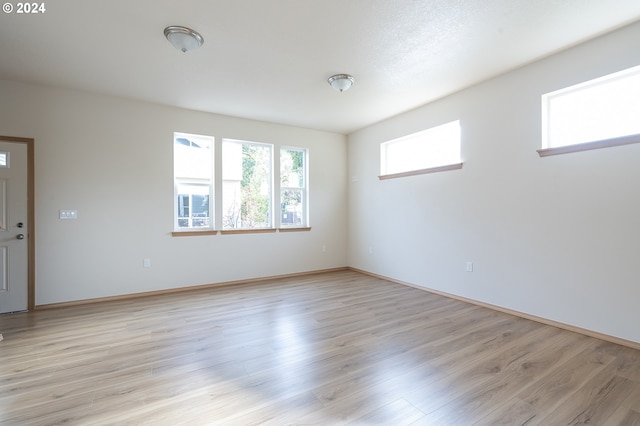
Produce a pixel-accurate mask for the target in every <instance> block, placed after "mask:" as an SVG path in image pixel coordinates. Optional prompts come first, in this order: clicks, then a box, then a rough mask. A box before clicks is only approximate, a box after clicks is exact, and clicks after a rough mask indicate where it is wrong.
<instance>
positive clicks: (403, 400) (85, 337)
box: [0, 270, 640, 426]
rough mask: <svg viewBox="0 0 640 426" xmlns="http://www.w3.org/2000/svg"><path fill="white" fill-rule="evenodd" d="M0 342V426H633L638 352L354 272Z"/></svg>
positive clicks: (91, 316)
mask: <svg viewBox="0 0 640 426" xmlns="http://www.w3.org/2000/svg"><path fill="white" fill-rule="evenodd" d="M0 330H1V332H2V333H3V334H4V341H2V342H0V424H2V425H47V424H73V425H76V424H77V425H94V424H99V425H102V424H126V425H138V424H140V425H178V424H188V425H201V424H202V425H204V424H219V425H253V424H268V425H288V424H296V425H343V424H354V425H376V424H382V425H394V426H395V425H408V424H410V425H432V424H437V425H473V424H480V425H497V424H506V425H524V424H526V425H566V424H586V423H589V424H594V425H640V351H637V350H634V349H631V348H626V347H622V346H618V345H615V344H612V343H607V342H604V341H601V340H598V339H595V338H591V337H586V336H583V335H580V334H576V333H572V332H569V331H565V330H560V329H557V328H554V327H551V326H546V325H541V324H539V323H535V322H532V321H529V320H525V319H521V318H516V317H513V316H510V315H507V314H504V313H500V312H496V311H492V310H490V309H486V308H482V307H479V306H475V305H471V304H467V303H464V302H461V301H456V300H451V299H448V298H445V297H442V296H438V295H434V294H431V293H428V292H425V291H421V290H417V289H414V288H410V287H406V286H403V285H400V284H395V283H390V282H388V281H384V280H381V279H378V278H373V277H370V276H366V275H362V274H359V273H357V272H354V271H347V270H345V271H337V272H330V273H323V274H316V275H309V276H302V277H296V278H286V279H278V280H272V281H264V282H260V283H255V284H243V285H237V286H229V287H220V288H212V289H206V290H197V291H190V292H184V293H175V294H168V295H162V296H149V297H142V298H136V299H130V300H124V301H112V302H104V303H95V304H90V305H83V306H72V307H65V308H59V309H51V310H43V311H36V312H33V313H26V314H24V313H23V314H13V315H2V316H0Z"/></svg>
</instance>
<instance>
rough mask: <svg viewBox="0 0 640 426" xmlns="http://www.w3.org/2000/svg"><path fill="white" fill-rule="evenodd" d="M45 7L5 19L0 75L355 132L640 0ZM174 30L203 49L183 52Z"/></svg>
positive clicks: (611, 21) (550, 47)
mask: <svg viewBox="0 0 640 426" xmlns="http://www.w3.org/2000/svg"><path fill="white" fill-rule="evenodd" d="M13 3H14V4H15V3H16V2H13ZM44 3H45V7H46V12H44V13H42V14H37V15H35V14H32V15H18V14H16V13H15V11H14V12H13V13H11V14H7V13H1V15H0V79H5V80H14V81H23V82H32V83H39V84H45V85H53V86H59V87H68V88H77V89H81V90H88V91H94V92H99V93H106V94H113V95H118V96H125V97H128V98H135V99H141V100H146V101H151V102H157V103H161V104H168V105H175V106H179V107H184V108H190V109H194V110H201V111H208V112H214V113H218V114H225V115H231V116H239V117H245V118H253V119H258V120H265V121H270V122H275V123H283V124H289V125H294V126H300V127H305V128H311V129H319V130H327V131H332V132H337V133H345V134H347V133H350V132H352V131H354V130H357V129H359V128H362V127H364V126H367V125H369V124H372V123H375V122H377V121H380V120H382V119H385V118H388V117H390V116H393V115H396V114H398V113H401V112H404V111H407V110H409V109H412V108H415V107H417V106H420V105H423V104H425V103H427V102H429V101H431V100H434V99H437V98H439V97H442V96H445V95H447V94H450V93H452V92H455V91H457V90H460V89H462V88H465V87H468V86H470V85H472V84H474V83H477V82H479V81H482V80H485V79H487V78H490V77H492V76H495V75H498V74H501V73H503V72H505V71H507V70H510V69H513V68H515V67H518V66H521V65H523V64H525V63H528V62H531V61H533V60H535V59H539V58H541V57H544V56H546V55H549V54H551V53H554V52H557V51H558V50H561V49H564V48H566V47H569V46H572V45H575V44H577V43H579V42H582V41H584V40H587V39H590V38H593V37H595V36H597V35H600V34H603V33H605V32H608V31H610V30H612V29H615V28H619V27H621V26H624V25H626V24H629V23H631V22H634V21H636V20H638V19H640V1H638V0H421V1H418V0H182V1H177V0H135V1H134V0H53V1H52V0H48V1H45V2H44ZM169 25H184V26H188V27H191V28H193V29H195V30H196V31H198V32H200V33H201V34H202V36H203V37H204V39H205V43H204V45H203V46H202V47H201V48H200V49H199V50H196V51H193V52H189V53H186V54H183V53H181V52H179V51H177V50H175V49H174V48H173V47H172V46H171V45H170V44H169V43H168V42H167V40H166V39H165V38H164V35H163V30H164V28H165V27H166V26H169ZM336 73H349V74H352V75H353V76H354V77H355V79H356V83H355V84H354V86H353V87H352V88H351V89H350V90H349V91H347V92H344V93H338V92H336V91H334V90H332V89H331V87H330V86H329V85H328V84H327V82H326V80H327V78H328V77H329V76H331V75H332V74H336Z"/></svg>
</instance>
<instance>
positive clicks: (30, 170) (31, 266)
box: [0, 135, 36, 311]
mask: <svg viewBox="0 0 640 426" xmlns="http://www.w3.org/2000/svg"><path fill="white" fill-rule="evenodd" d="M0 141H3V142H10V143H21V144H25V145H26V146H27V223H28V224H29V227H28V233H27V236H28V238H27V242H28V247H27V257H28V258H29V259H28V260H27V262H28V263H27V309H28V310H29V311H33V310H34V309H35V308H36V233H35V229H36V226H35V225H36V223H35V222H36V214H35V201H34V200H35V182H34V176H35V173H34V165H35V161H34V157H35V156H34V147H35V141H34V139H33V138H19V137H15V136H1V135H0Z"/></svg>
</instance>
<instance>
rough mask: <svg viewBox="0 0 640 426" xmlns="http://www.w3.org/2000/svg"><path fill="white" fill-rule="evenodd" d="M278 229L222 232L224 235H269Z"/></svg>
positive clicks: (227, 230)
mask: <svg viewBox="0 0 640 426" xmlns="http://www.w3.org/2000/svg"><path fill="white" fill-rule="evenodd" d="M276 231H277V229H276V228H257V229H223V230H221V231H220V233H221V234H222V235H231V234H268V233H271V232H276Z"/></svg>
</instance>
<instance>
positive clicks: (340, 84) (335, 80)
mask: <svg viewBox="0 0 640 426" xmlns="http://www.w3.org/2000/svg"><path fill="white" fill-rule="evenodd" d="M327 81H328V82H329V84H330V85H331V87H333V88H334V89H336V90H337V91H338V92H344V91H345V90H349V88H350V87H351V85H352V84H353V83H354V82H355V79H354V78H353V76H350V75H349V74H336V75H332V76H331V77H329V80H327Z"/></svg>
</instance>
